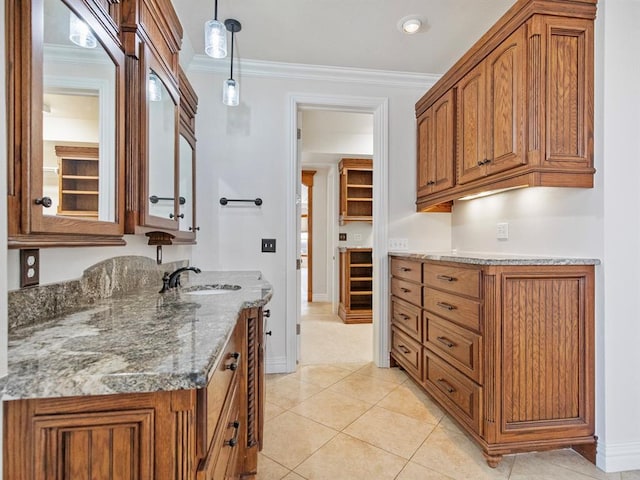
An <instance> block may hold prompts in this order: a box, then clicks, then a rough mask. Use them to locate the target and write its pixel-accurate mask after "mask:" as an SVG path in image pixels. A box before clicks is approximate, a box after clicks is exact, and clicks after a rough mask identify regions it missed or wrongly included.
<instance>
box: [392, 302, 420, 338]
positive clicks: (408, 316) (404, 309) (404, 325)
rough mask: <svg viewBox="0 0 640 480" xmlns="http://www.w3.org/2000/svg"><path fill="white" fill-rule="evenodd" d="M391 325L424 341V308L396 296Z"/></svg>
mask: <svg viewBox="0 0 640 480" xmlns="http://www.w3.org/2000/svg"><path fill="white" fill-rule="evenodd" d="M391 325H393V326H395V327H398V328H401V329H402V330H404V331H405V332H406V333H408V334H409V335H410V336H411V337H412V338H413V339H414V340H416V341H418V342H422V328H421V327H422V310H421V309H420V308H418V307H416V306H415V305H411V304H410V303H406V302H403V301H402V300H399V299H396V298H394V299H393V300H392V302H391Z"/></svg>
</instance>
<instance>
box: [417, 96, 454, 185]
mask: <svg viewBox="0 0 640 480" xmlns="http://www.w3.org/2000/svg"><path fill="white" fill-rule="evenodd" d="M455 139H456V135H455V90H453V89H452V90H449V91H448V92H447V93H446V94H444V95H443V96H442V97H441V98H440V99H438V100H437V101H436V102H435V103H434V104H433V105H432V106H431V107H429V108H428V109H427V111H426V112H424V113H423V114H422V115H421V116H420V117H419V118H418V175H417V178H418V197H422V196H425V195H429V194H431V193H435V192H439V191H442V190H445V189H447V188H451V187H453V185H454V180H455V178H454V161H455V158H454V147H455V141H456V140H455Z"/></svg>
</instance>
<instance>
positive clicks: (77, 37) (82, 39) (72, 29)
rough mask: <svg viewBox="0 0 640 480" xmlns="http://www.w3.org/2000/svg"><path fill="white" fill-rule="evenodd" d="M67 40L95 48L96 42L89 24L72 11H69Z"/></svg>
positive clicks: (81, 45)
mask: <svg viewBox="0 0 640 480" xmlns="http://www.w3.org/2000/svg"><path fill="white" fill-rule="evenodd" d="M69 40H71V41H72V42H73V43H75V44H76V45H78V46H80V47H84V48H95V47H96V45H97V44H98V41H97V40H96V37H95V36H94V35H93V32H92V31H91V29H90V28H89V25H87V24H86V23H85V22H83V21H82V20H80V19H79V18H78V17H76V15H75V14H74V13H73V12H71V13H69Z"/></svg>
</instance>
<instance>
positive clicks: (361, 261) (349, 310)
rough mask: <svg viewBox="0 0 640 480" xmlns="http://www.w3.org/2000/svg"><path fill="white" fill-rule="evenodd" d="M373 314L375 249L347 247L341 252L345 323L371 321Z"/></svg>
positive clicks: (341, 297) (341, 315)
mask: <svg viewBox="0 0 640 480" xmlns="http://www.w3.org/2000/svg"><path fill="white" fill-rule="evenodd" d="M372 315H373V250H372V249H370V248H347V249H345V250H344V251H341V252H340V304H339V306H338V316H339V317H340V318H341V319H342V321H343V322H344V323H371V321H372V318H373V317H372Z"/></svg>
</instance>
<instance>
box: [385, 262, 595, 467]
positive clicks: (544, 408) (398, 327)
mask: <svg viewBox="0 0 640 480" xmlns="http://www.w3.org/2000/svg"><path fill="white" fill-rule="evenodd" d="M390 268H391V274H392V277H391V292H392V295H391V335H392V342H391V352H390V355H391V361H392V365H399V366H401V367H403V368H404V369H405V370H406V372H407V373H408V374H409V375H410V376H411V377H412V378H413V380H414V381H415V382H416V383H418V384H419V385H420V386H422V387H423V388H424V390H425V391H426V392H427V393H429V394H430V395H431V396H432V397H433V398H434V399H435V400H436V401H437V402H438V403H439V404H440V405H441V406H442V407H443V408H444V409H445V410H446V411H447V412H448V413H449V414H450V415H451V416H452V417H453V418H454V419H455V420H457V421H458V423H459V424H460V425H461V426H462V428H464V429H465V431H466V432H467V433H468V434H469V435H470V436H471V437H472V438H473V439H475V440H476V442H477V443H478V444H479V445H480V446H481V447H482V449H483V453H484V456H485V458H486V460H487V463H488V464H489V465H490V466H493V467H495V466H497V465H498V463H499V462H500V461H501V459H502V456H503V455H505V454H511V453H518V452H528V451H536V450H548V449H554V448H563V447H573V448H574V449H576V450H577V451H579V452H580V453H581V454H583V455H584V456H586V457H587V458H589V459H590V460H591V461H593V462H595V444H596V438H595V436H594V431H595V430H594V429H595V406H594V402H595V394H594V383H595V373H594V372H595V370H594V267H593V265H484V264H483V265H473V264H470V265H468V264H459V263H454V262H446V261H441V260H414V259H407V258H405V257H391V264H390Z"/></svg>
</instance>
